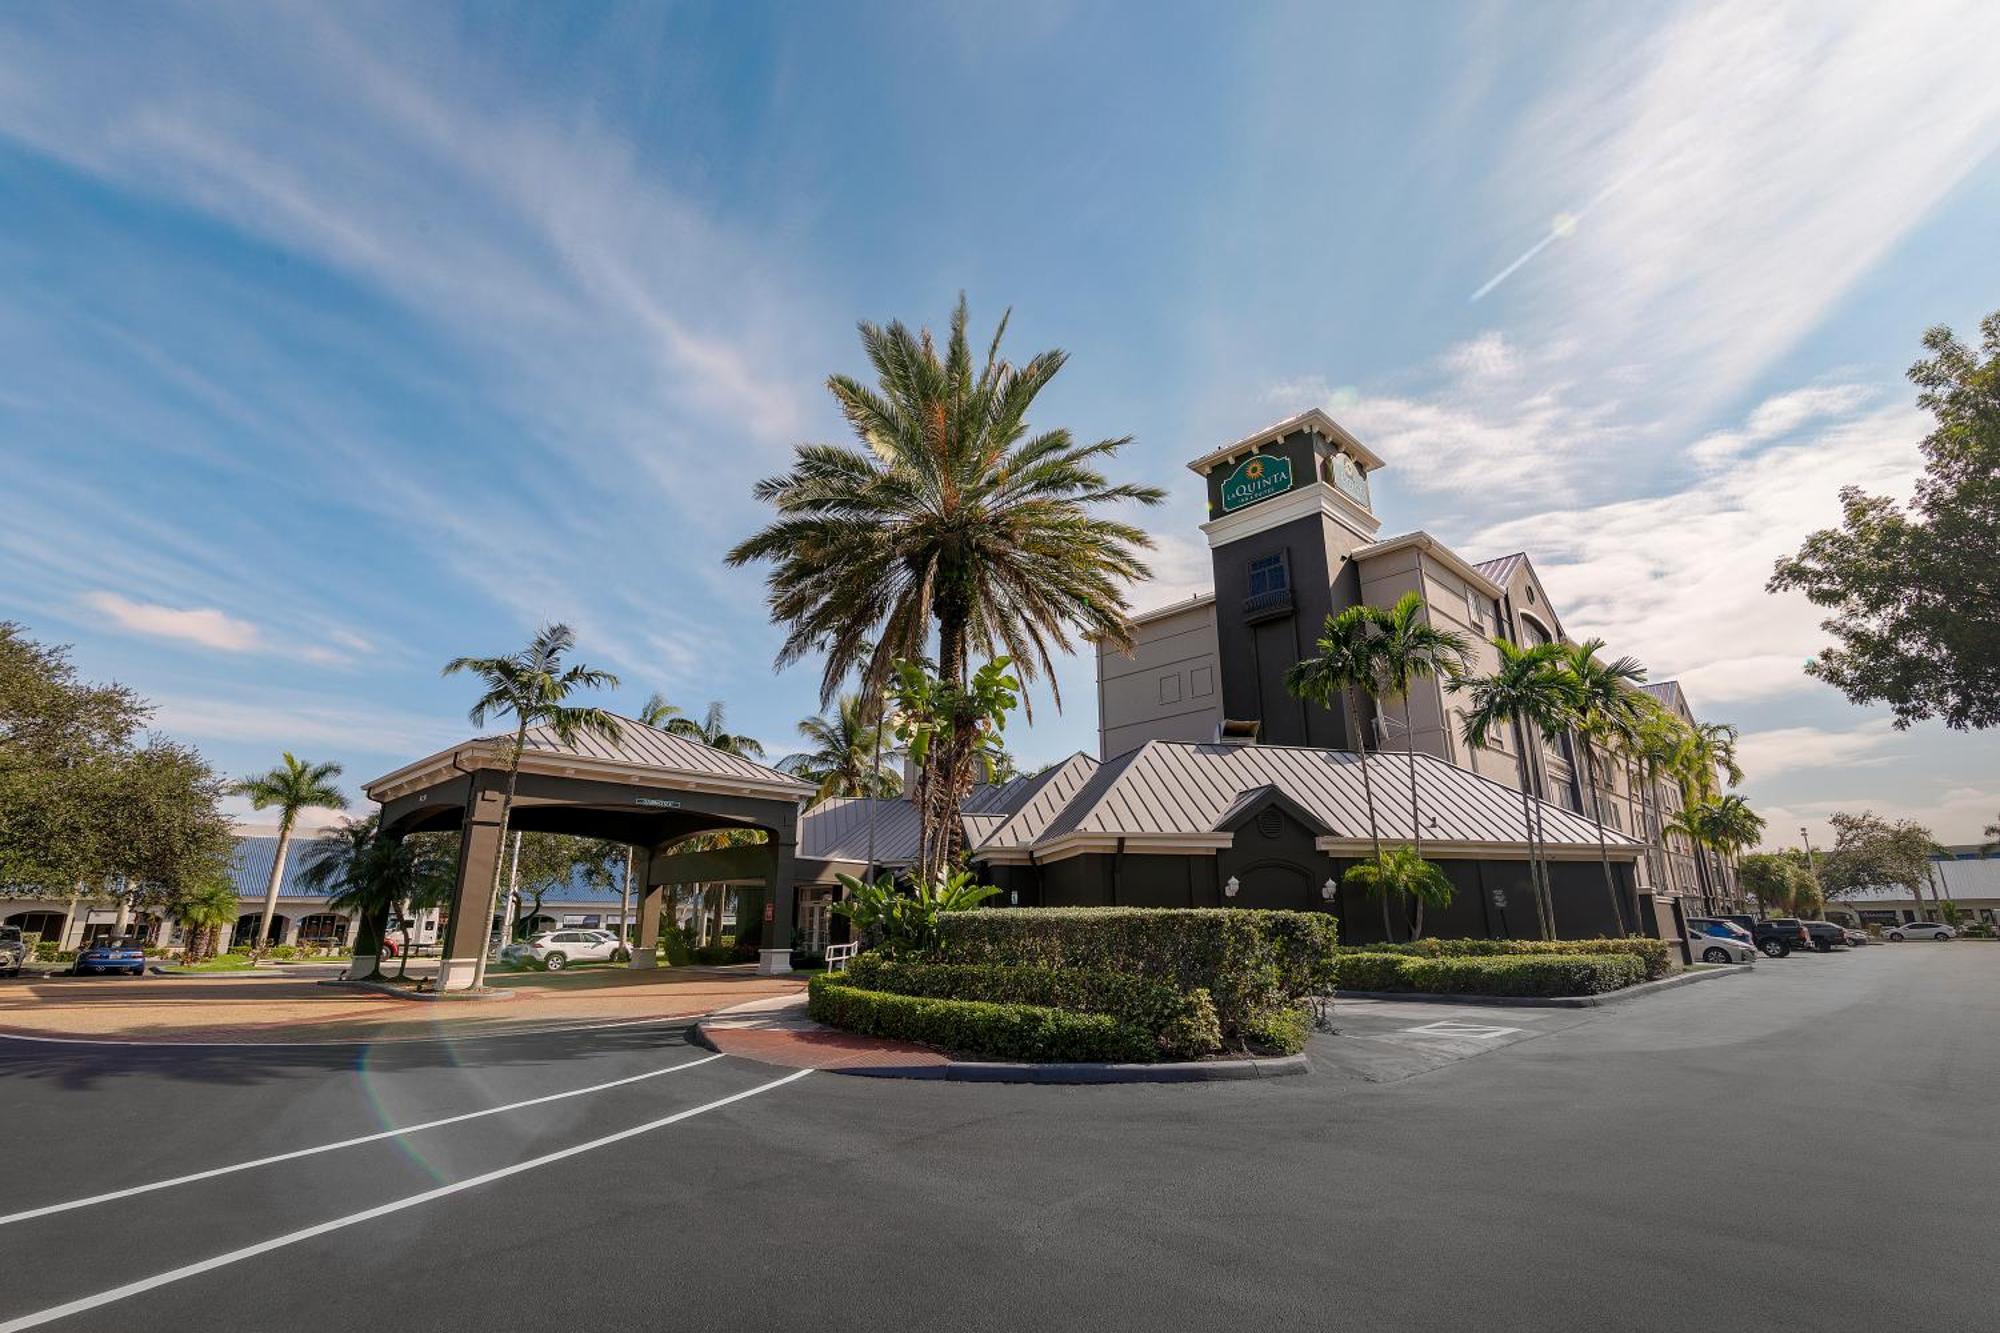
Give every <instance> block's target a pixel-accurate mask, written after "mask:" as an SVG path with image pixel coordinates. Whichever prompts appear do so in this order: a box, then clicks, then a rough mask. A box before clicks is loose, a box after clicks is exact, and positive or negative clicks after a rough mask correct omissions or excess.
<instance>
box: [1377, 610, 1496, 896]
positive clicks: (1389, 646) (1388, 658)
mask: <svg viewBox="0 0 2000 1333" xmlns="http://www.w3.org/2000/svg"><path fill="white" fill-rule="evenodd" d="M1371 610H1372V608H1371ZM1373 619H1374V622H1375V631H1376V635H1375V643H1374V654H1375V673H1376V680H1377V684H1378V688H1379V689H1380V690H1381V691H1382V694H1383V695H1384V696H1385V697H1388V698H1394V699H1401V700H1402V701H1403V738H1404V741H1405V743H1406V745H1407V747H1408V751H1409V760H1410V823H1411V832H1412V834H1413V836H1414V842H1413V843H1412V845H1411V851H1412V853H1413V854H1414V855H1415V856H1416V858H1417V859H1418V860H1419V861H1421V860H1423V855H1424V829H1423V818H1422V814H1421V812H1420V811H1419V810H1418V809H1417V732H1416V723H1415V719H1414V718H1413V717H1412V716H1411V714H1410V687H1411V686H1412V685H1414V684H1415V683H1416V682H1418V681H1420V680H1430V679H1433V678H1436V677H1440V676H1442V677H1443V678H1444V679H1446V680H1455V679H1457V678H1458V677H1459V676H1461V675H1463V674H1464V672H1465V670H1466V668H1467V667H1468V666H1470V665H1471V662H1472V641H1471V640H1469V639H1467V638H1466V637H1465V636H1464V635H1463V634H1460V633H1459V632H1458V631H1457V630H1450V629H1439V628H1437V627H1436V626H1435V625H1433V624H1431V621H1430V614H1429V612H1428V611H1426V610H1425V607H1424V599H1423V598H1422V597H1420V596H1418V595H1417V594H1416V593H1413V592H1406V593H1404V594H1403V595H1402V597H1401V598H1399V599H1398V600H1397V602H1396V604H1395V605H1394V606H1392V607H1390V608H1389V609H1388V610H1386V611H1379V610H1377V611H1374V613H1373ZM1417 912H1418V919H1419V921H1421V920H1422V913H1423V900H1422V899H1418V900H1417Z"/></svg>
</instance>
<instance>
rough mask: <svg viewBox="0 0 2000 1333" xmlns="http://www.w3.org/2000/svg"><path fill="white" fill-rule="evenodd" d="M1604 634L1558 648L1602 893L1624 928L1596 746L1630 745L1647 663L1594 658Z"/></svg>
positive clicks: (1642, 707)
mask: <svg viewBox="0 0 2000 1333" xmlns="http://www.w3.org/2000/svg"><path fill="white" fill-rule="evenodd" d="M1603 650H1604V640H1602V639H1590V640H1587V641H1586V642H1583V643H1579V644H1574V645H1567V646H1565V647H1564V649H1563V653H1564V657H1565V659H1566V660H1565V662H1564V666H1565V667H1566V668H1567V670H1568V671H1569V674H1570V680H1571V682H1572V685H1573V687H1574V689H1575V694H1576V699H1575V708H1576V734H1577V739H1578V741H1579V742H1580V743H1581V744H1580V748H1581V749H1582V750H1583V763H1584V781H1585V784H1586V785H1587V786H1588V787H1589V789H1590V807H1591V811H1590V813H1591V820H1592V822H1593V823H1595V824H1596V825H1597V856H1598V860H1599V862H1600V863H1601V864H1602V866H1603V867H1604V894H1605V896H1606V897H1607V898H1609V899H1610V901H1611V919H1612V921H1613V922H1615V923H1616V925H1617V929H1618V932H1619V933H1620V934H1624V933H1625V932H1626V930H1627V929H1628V927H1627V926H1626V923H1625V907H1624V904H1623V903H1622V902H1620V900H1619V893H1618V883H1617V880H1616V879H1615V878H1614V876H1613V875H1612V872H1611V849H1610V846H1609V843H1608V841H1607V839H1606V838H1605V836H1604V810H1603V808H1602V801H1603V794H1602V792H1601V791H1600V789H1599V785H1598V780H1597V771H1598V770H1597V752H1598V750H1599V748H1600V747H1602V748H1606V749H1611V750H1629V749H1630V748H1631V747H1632V745H1633V744H1634V743H1635V740H1636V737H1637V733H1638V730H1639V726H1640V723H1641V721H1642V719H1643V718H1644V716H1645V711H1646V706H1645V704H1642V703H1641V702H1640V700H1642V699H1646V698H1647V696H1646V695H1644V694H1641V693H1640V692H1639V689H1638V687H1639V685H1640V684H1642V683H1643V682H1644V681H1645V679H1646V669H1645V668H1644V667H1642V666H1640V665H1639V662H1638V659H1637V658H1632V657H1620V658H1618V659H1617V660H1615V661H1611V662H1605V661H1601V660H1599V658H1598V656H1597V655H1598V654H1599V653H1600V652H1602V651H1603Z"/></svg>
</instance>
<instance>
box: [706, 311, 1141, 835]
mask: <svg viewBox="0 0 2000 1333" xmlns="http://www.w3.org/2000/svg"><path fill="white" fill-rule="evenodd" d="M1006 328H1007V319H1006V318H1005V317H1003V318H1002V319H1001V321H1000V326H999V328H997V329H996V330H995V331H994V334H993V340H992V342H991V343H990V344H988V346H987V349H986V355H985V360H984V361H983V362H977V361H976V360H975V358H974V355H973V352H972V349H971V346H970V344H969V342H968V340H967V337H966V305H965V298H964V297H963V296H961V297H960V298H959V301H958V305H957V307H956V308H955V309H954V310H953V312H952V317H951V331H950V335H949V337H948V338H947V340H946V343H945V346H944V348H943V349H942V353H940V349H939V348H938V346H937V345H936V343H935V342H934V341H933V339H932V337H931V334H930V333H929V332H928V331H925V332H923V333H920V334H919V333H913V332H911V331H910V330H909V329H908V328H906V327H905V326H904V325H902V324H901V323H891V324H890V325H888V326H887V327H886V328H883V327H878V326H876V325H873V324H868V323H863V324H862V325H861V343H862V347H863V349H864V350H865V351H866V353H867V355H868V360H869V363H870V365H871V366H872V367H873V369H874V372H875V379H876V383H875V385H874V386H872V387H871V386H869V385H864V384H863V383H861V382H860V381H859V380H856V379H853V378H850V377H848V376H845V375H835V376H832V377H831V378H830V379H829V380H828V381H827V388H828V390H829V391H830V392H831V393H832V394H833V397H834V400H835V402H836V403H837V404H838V405H839V407H840V411H841V414H842V415H843V416H844V417H845V418H846V420H847V423H848V425H849V427H850V428H851V429H852V430H853V431H854V434H855V436H856V437H857V438H858V440H859V441H860V446H861V447H859V448H856V447H853V446H845V445H834V444H813V445H801V446H799V448H798V450H797V454H796V457H795V459H794V462H793V466H792V470H791V471H790V472H788V473H786V474H784V475H782V476H777V477H771V478H767V479H766V480H764V481H762V482H759V483H758V485H757V487H756V495H757V498H758V499H760V500H763V501H765V502H766V503H768V504H770V505H772V506H774V507H775V508H776V510H777V517H776V519H774V520H773V521H772V522H771V523H770V524H769V525H768V526H767V527H765V528H764V529H763V530H762V531H760V532H758V533H756V534H755V535H753V536H752V537H750V538H749V539H747V540H746V541H744V542H742V543H741V544H739V545H738V546H737V547H736V548H735V549H734V550H732V551H730V553H729V557H728V558H729V563H730V564H732V565H743V564H747V563H750V562H752V561H769V562H770V563H771V566H772V568H771V571H770V574H769V576H768V578H767V586H768V588H769V590H770V594H769V601H770V608H771V618H772V619H773V620H774V621H776V622H778V623H780V624H782V625H784V626H785V627H786V637H785V641H784V643H783V645H782V646H781V647H780V648H779V651H778V665H779V666H781V667H782V666H786V665H789V664H790V663H792V662H796V661H798V660H800V659H801V658H803V657H806V656H808V655H811V654H820V655H822V657H823V659H824V669H823V671H822V674H821V677H820V704H821V706H822V707H825V706H827V705H829V704H831V703H832V702H833V700H834V698H835V696H836V695H837V694H838V693H839V691H840V688H841V686H842V684H843V682H845V681H847V680H848V679H849V677H850V676H851V675H853V674H854V673H856V672H857V671H858V672H859V679H860V684H861V692H862V694H863V695H864V696H865V697H868V698H871V699H874V698H879V697H881V696H882V695H883V693H884V692H885V691H886V689H887V687H888V685H889V682H890V679H891V676H892V675H893V673H894V664H895V663H896V661H898V660H899V659H900V660H904V661H910V662H916V661H920V660H923V659H925V658H927V657H929V656H930V654H929V652H928V651H927V650H928V649H929V647H930V644H931V637H932V635H933V634H935V635H936V645H937V647H936V653H937V655H936V662H937V667H938V675H939V677H940V679H942V680H943V681H944V683H945V684H947V685H949V686H953V687H956V688H957V689H958V690H960V691H963V690H964V689H965V687H966V684H967V680H968V677H969V674H970V671H971V661H972V657H973V654H974V653H975V652H979V653H983V654H984V655H985V656H986V657H987V658H988V659H989V660H990V659H992V658H994V657H998V656H1002V655H1004V656H1008V657H1011V658H1012V659H1013V661H1014V665H1015V667H1016V669H1017V670H1018V671H1019V672H1020V673H1021V675H1022V676H1023V678H1025V679H1029V680H1032V679H1034V678H1035V677H1036V676H1037V674H1038V673H1039V674H1042V675H1047V676H1049V677H1050V687H1051V692H1052V694H1053V695H1054V697H1055V700H1056V704H1057V707H1061V703H1062V697H1061V694H1060V691H1059V690H1057V689H1056V687H1055V682H1054V679H1053V676H1054V667H1053V661H1052V654H1053V653H1055V652H1066V651H1068V650H1069V649H1070V647H1071V633H1072V631H1081V632H1082V633H1083V634H1084V635H1085V636H1087V637H1090V638H1093V639H1097V640H1099V641H1103V642H1108V643H1111V644H1114V645H1116V646H1119V647H1129V646H1130V644H1131V628H1130V626H1129V625H1128V624H1127V622H1126V619H1125V611H1126V602H1125V596H1124V591H1123V588H1124V586H1125V585H1126V584H1128V583H1131V582H1136V581H1138V580H1141V579H1144V578H1145V577H1147V575H1148V572H1149V571H1148V570H1147V568H1146V566H1145V564H1144V562H1143V561H1141V560H1140V558H1139V552H1141V551H1142V550H1144V549H1145V548H1147V547H1149V546H1151V545H1152V539H1151V538H1150V537H1148V536H1147V535H1146V533H1145V532H1144V531H1142V530H1141V529H1140V528H1138V527H1136V526H1134V525H1132V524H1128V523H1121V522H1117V521H1114V520H1112V519H1108V518H1103V517H1100V516H1098V515H1097V514H1095V513H1094V512H1093V511H1094V510H1096V509H1099V508H1101V507H1102V506H1105V505H1110V504H1117V503H1121V502H1124V501H1133V502H1136V503H1139V504H1145V505H1151V504H1157V503H1159V501H1160V500H1162V499H1164V498H1165V492H1164V491H1162V490H1160V489H1159V488H1158V487H1153V486H1139V485H1129V484H1128V485H1113V484H1112V483H1111V482H1110V481H1109V480H1108V479H1107V478H1106V477H1105V476H1104V475H1103V474H1102V473H1101V472H1099V471H1098V465H1099V462H1100V460H1103V459H1106V458H1109V457H1111V456H1112V455H1114V454H1116V453H1117V452H1118V450H1120V449H1121V448H1123V447H1124V446H1125V445H1126V443H1128V441H1127V440H1126V439H1122V438H1121V439H1107V440H1099V441H1097V442H1096V443H1094V444H1079V443H1077V442H1076V440H1075V439H1074V438H1073V437H1072V436H1071V435H1070V433H1069V432H1068V431H1067V430H1061V429H1057V430H1045V431H1039V432H1034V431H1031V429H1030V427H1029V425H1028V421H1027V418H1028V413H1029V411H1030V410H1031V409H1032V408H1033V406H1034V402H1035V397H1036V395H1037V394H1039V393H1040V392H1041V391H1042V389H1043V388H1045V387H1046V386H1047V385H1048V384H1049V382H1050V381H1051V380H1052V379H1054V378H1055V375H1056V373H1057V372H1058V371H1060V370H1061V369H1062V367H1063V363H1064V362H1065V361H1066V360H1067V357H1066V355H1065V354H1064V353H1063V352H1061V351H1048V352H1043V353H1041V354H1039V355H1037V356H1034V357H1032V358H1030V359H1029V361H1028V362H1027V363H1026V364H1025V365H1021V366H1015V365H1013V364H1011V363H1009V362H1007V361H1005V360H1002V359H1001V357H1000V342H1001V338H1002V336H1003V335H1004V334H1005V332H1006ZM974 734H975V730H974V728H973V727H971V726H970V725H967V726H963V727H958V728H955V730H954V736H953V739H952V741H951V742H950V743H948V744H946V745H940V746H937V747H935V748H934V749H933V750H932V751H931V752H930V753H928V754H927V755H926V756H925V762H924V765H923V775H922V777H921V778H920V782H922V783H924V784H926V785H931V786H938V787H940V788H941V790H940V792H939V793H938V799H936V800H933V801H924V802H919V805H920V808H922V809H923V810H924V812H925V814H924V818H925V819H926V821H927V822H929V823H930V824H931V825H932V827H930V828H929V830H928V832H929V834H930V835H931V836H932V838H933V839H941V841H940V842H938V843H937V844H936V845H942V846H945V847H946V848H947V851H948V854H950V855H955V854H956V852H957V849H958V847H959V845H960V842H961V841H962V838H963V832H962V830H961V829H960V827H959V821H958V819H957V818H956V814H957V811H958V810H959V808H960V807H961V806H962V804H963V802H964V799H965V795H966V791H967V790H969V789H970V784H971V780H972V766H971V765H970V764H969V763H967V762H965V760H966V756H965V753H964V751H965V749H966V747H968V746H970V745H971V744H972V743H973V737H974Z"/></svg>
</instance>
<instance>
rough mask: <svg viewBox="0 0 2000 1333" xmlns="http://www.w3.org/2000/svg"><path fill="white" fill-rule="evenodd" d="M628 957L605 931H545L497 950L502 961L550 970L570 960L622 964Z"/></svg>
mask: <svg viewBox="0 0 2000 1333" xmlns="http://www.w3.org/2000/svg"><path fill="white" fill-rule="evenodd" d="M631 956H632V955H631V953H630V952H628V951H627V950H626V948H625V946H624V945H623V944H620V943H619V942H618V937H617V936H616V935H614V934H612V933H611V932H610V931H608V930H545V931H543V932H542V933H541V934H539V935H532V936H530V937H529V938H527V939H525V940H516V941H514V943H512V944H510V945H508V946H507V947H506V948H504V949H502V950H501V951H500V961H501V962H503V963H511V964H513V965H514V966H515V967H539V968H542V969H544V970H546V971H550V972H560V971H562V970H563V969H564V968H566V967H568V966H569V965H570V964H571V963H602V962H611V963H622V962H624V961H625V960H626V959H628V958H630V957H631Z"/></svg>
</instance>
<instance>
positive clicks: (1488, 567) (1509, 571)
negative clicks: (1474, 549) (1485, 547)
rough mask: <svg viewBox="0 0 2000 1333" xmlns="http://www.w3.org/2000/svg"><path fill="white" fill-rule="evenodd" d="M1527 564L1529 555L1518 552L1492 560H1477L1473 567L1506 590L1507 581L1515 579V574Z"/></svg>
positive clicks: (1524, 552)
mask: <svg viewBox="0 0 2000 1333" xmlns="http://www.w3.org/2000/svg"><path fill="white" fill-rule="evenodd" d="M1527 563H1528V553H1527V552H1526V551H1516V552H1514V554H1512V555H1503V556H1498V557H1496V558H1495V559H1492V560H1475V561H1473V562H1472V567H1473V568H1474V569H1476V570H1478V571H1479V572H1480V573H1482V574H1484V575H1485V576H1486V577H1487V578H1489V579H1492V580H1493V581H1494V582H1495V583H1497V584H1499V585H1500V586H1501V587H1503V588H1504V587H1506V586H1507V581H1508V580H1509V579H1511V578H1513V577H1514V572H1515V571H1516V570H1518V569H1519V568H1520V567H1521V566H1522V565H1525V564H1527Z"/></svg>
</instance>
